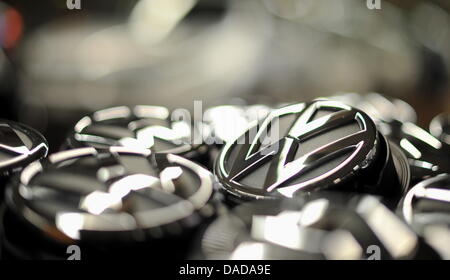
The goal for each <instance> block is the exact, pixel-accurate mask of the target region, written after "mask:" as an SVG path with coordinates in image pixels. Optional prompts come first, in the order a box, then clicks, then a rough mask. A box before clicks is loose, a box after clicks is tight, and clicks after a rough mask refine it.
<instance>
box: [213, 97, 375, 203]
mask: <svg viewBox="0 0 450 280" xmlns="http://www.w3.org/2000/svg"><path fill="white" fill-rule="evenodd" d="M377 139H378V137H377V131H376V128H375V124H374V123H373V121H372V120H371V119H370V117H368V116H367V115H366V114H365V113H363V112H362V111H360V110H357V109H354V108H352V107H350V106H347V105H345V104H343V103H340V102H337V101H331V100H315V101H313V102H311V103H299V104H294V105H289V106H286V107H284V108H281V109H277V110H274V111H273V112H272V113H270V114H269V116H268V117H267V118H266V119H265V120H264V121H263V122H262V123H261V124H260V125H257V124H255V125H254V126H253V127H251V128H250V129H248V130H247V131H246V132H245V133H243V134H242V135H241V136H240V137H239V138H238V139H236V140H235V141H232V142H229V143H227V145H226V146H225V147H224V149H223V151H222V152H221V154H220V156H219V158H218V162H217V164H216V169H215V172H216V175H217V176H218V178H219V180H220V181H221V183H222V185H223V187H224V189H225V190H226V191H227V192H228V193H230V194H232V195H234V196H237V197H239V198H243V199H252V198H257V199H258V198H268V197H272V196H274V195H280V194H281V195H283V196H287V197H292V196H293V195H294V194H295V193H296V192H297V191H299V190H307V191H309V190H312V189H317V188H323V187H329V186H333V185H337V184H339V183H341V182H344V181H345V180H346V179H348V178H349V177H351V176H352V175H354V174H356V173H357V172H359V171H360V170H362V169H365V168H366V167H368V166H369V165H370V164H371V162H372V160H373V158H374V157H375V155H376V152H377V144H378V141H377Z"/></svg>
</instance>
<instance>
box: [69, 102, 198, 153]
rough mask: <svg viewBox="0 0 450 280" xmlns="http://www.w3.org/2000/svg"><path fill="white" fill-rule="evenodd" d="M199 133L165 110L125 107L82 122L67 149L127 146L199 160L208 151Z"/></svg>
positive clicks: (97, 113) (153, 107)
mask: <svg viewBox="0 0 450 280" xmlns="http://www.w3.org/2000/svg"><path fill="white" fill-rule="evenodd" d="M179 117H182V116H179ZM196 129H198V128H197V127H196V126H192V125H191V123H188V122H187V121H185V120H180V121H172V120H171V119H170V111H169V110H168V109H167V108H165V107H159V106H147V105H138V106H135V107H127V106H121V107H114V108H108V109H104V110H100V111H96V112H94V113H93V114H91V115H89V116H85V117H84V118H82V119H81V120H79V121H78V123H77V124H76V125H75V127H74V130H73V132H72V133H71V134H70V135H69V137H68V139H67V141H66V144H65V147H67V148H81V147H94V148H108V147H110V146H124V147H129V148H138V149H151V150H152V151H154V152H158V153H172V154H177V155H182V156H184V157H187V158H191V159H197V158H198V157H199V156H200V155H201V154H203V153H204V152H205V151H203V150H202V148H204V147H203V146H202V145H201V144H202V141H201V137H202V136H201V133H195V130H196Z"/></svg>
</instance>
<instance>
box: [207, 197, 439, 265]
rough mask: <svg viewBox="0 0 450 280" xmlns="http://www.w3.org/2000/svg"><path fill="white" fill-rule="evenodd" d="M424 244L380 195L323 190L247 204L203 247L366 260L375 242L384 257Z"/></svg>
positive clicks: (225, 254) (233, 253) (215, 255)
mask: <svg viewBox="0 0 450 280" xmlns="http://www.w3.org/2000/svg"><path fill="white" fill-rule="evenodd" d="M419 243H420V241H419V239H418V237H417V236H416V234H415V233H414V232H413V231H412V230H411V229H410V228H409V227H408V226H407V224H405V223H404V222H403V221H402V220H401V219H400V218H398V217H397V216H396V215H395V214H394V213H392V212H391V211H390V210H389V209H388V208H386V207H385V206H384V205H383V204H382V203H380V201H379V199H378V198H376V197H373V196H369V195H365V196H357V195H354V194H345V195H343V194H338V193H324V194H322V195H317V196H316V197H315V198H311V199H309V200H301V199H298V198H297V199H289V200H287V199H284V200H272V201H259V202H251V203H247V204H242V205H240V206H238V207H237V208H235V209H234V210H233V212H232V213H231V214H229V215H224V216H222V217H220V218H218V219H217V220H216V221H215V222H214V223H212V224H211V226H210V227H209V228H208V229H207V230H206V232H205V234H204V235H203V238H202V242H201V248H202V253H203V257H205V258H207V259H253V260H261V259H366V258H368V257H370V253H371V252H370V251H369V250H368V248H369V246H372V247H374V246H375V247H377V248H378V250H379V255H380V258H381V259H410V258H415V257H418V255H419V251H420V250H418V249H419ZM429 257H430V258H431V257H434V255H429ZM425 258H426V257H425Z"/></svg>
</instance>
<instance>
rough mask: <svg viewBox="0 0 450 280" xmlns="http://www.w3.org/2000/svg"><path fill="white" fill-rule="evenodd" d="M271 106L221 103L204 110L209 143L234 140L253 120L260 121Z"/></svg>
mask: <svg viewBox="0 0 450 280" xmlns="http://www.w3.org/2000/svg"><path fill="white" fill-rule="evenodd" d="M270 111H271V108H269V107H267V106H265V105H249V106H237V105H222V106H216V107H212V108H209V109H207V110H206V111H205V114H204V122H205V124H206V127H207V129H208V133H207V135H209V137H208V138H209V141H210V142H211V144H216V145H223V144H225V143H227V142H230V141H233V140H235V139H236V138H237V137H239V136H240V135H241V134H242V133H243V132H244V131H246V130H247V129H248V128H249V126H250V125H251V124H252V123H253V122H254V121H257V122H259V121H262V120H264V119H265V118H266V117H267V115H268V114H269V113H270Z"/></svg>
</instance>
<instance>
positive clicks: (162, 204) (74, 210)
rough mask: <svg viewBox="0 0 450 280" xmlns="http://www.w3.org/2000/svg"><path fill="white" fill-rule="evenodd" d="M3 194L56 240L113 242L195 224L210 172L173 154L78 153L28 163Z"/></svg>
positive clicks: (112, 149)
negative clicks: (6, 194)
mask: <svg viewBox="0 0 450 280" xmlns="http://www.w3.org/2000/svg"><path fill="white" fill-rule="evenodd" d="M9 191H10V192H9V200H8V205H9V207H10V208H11V209H13V210H14V211H15V212H16V213H18V214H19V216H22V217H23V218H25V219H26V220H27V221H28V222H29V223H31V224H32V225H34V226H35V227H37V228H38V229H39V230H40V231H41V232H42V233H44V234H45V235H48V236H51V238H53V239H55V240H58V241H59V242H64V243H71V242H75V241H77V240H81V241H84V242H101V241H102V240H103V239H105V240H116V241H117V242H119V243H120V242H124V241H128V242H130V241H138V240H139V238H138V237H137V236H142V235H143V237H141V238H144V240H146V238H147V237H148V232H147V231H148V230H152V229H155V228H161V229H163V228H165V227H166V226H167V227H168V229H166V230H168V231H169V232H170V231H171V230H170V227H172V231H173V230H174V228H178V234H181V233H182V232H183V227H189V226H194V225H196V224H197V223H198V222H199V221H200V220H201V219H200V217H201V215H200V214H199V212H197V211H198V210H200V209H203V208H205V207H207V204H208V201H209V199H210V198H211V196H212V193H213V183H212V176H211V174H210V172H209V171H207V170H205V169H203V168H202V167H200V166H199V165H197V164H195V163H193V162H191V161H189V160H187V159H184V158H181V157H179V156H176V155H172V154H159V155H155V156H153V155H152V153H151V152H150V151H149V150H142V149H140V150H138V149H130V148H125V147H110V148H109V149H108V150H96V149H94V148H81V149H76V150H69V151H64V152H59V153H56V154H52V155H50V156H49V158H48V161H45V162H44V163H40V162H34V163H32V164H31V165H29V166H28V167H27V168H25V169H24V170H23V171H22V173H21V174H20V183H19V184H18V185H16V186H13V187H12V188H11V189H10V190H9ZM208 207H211V206H208ZM211 211H212V209H210V212H211ZM205 213H206V212H205ZM182 221H183V222H182ZM139 232H140V233H141V234H140V235H139V234H138V235H136V234H137V233H139Z"/></svg>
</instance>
